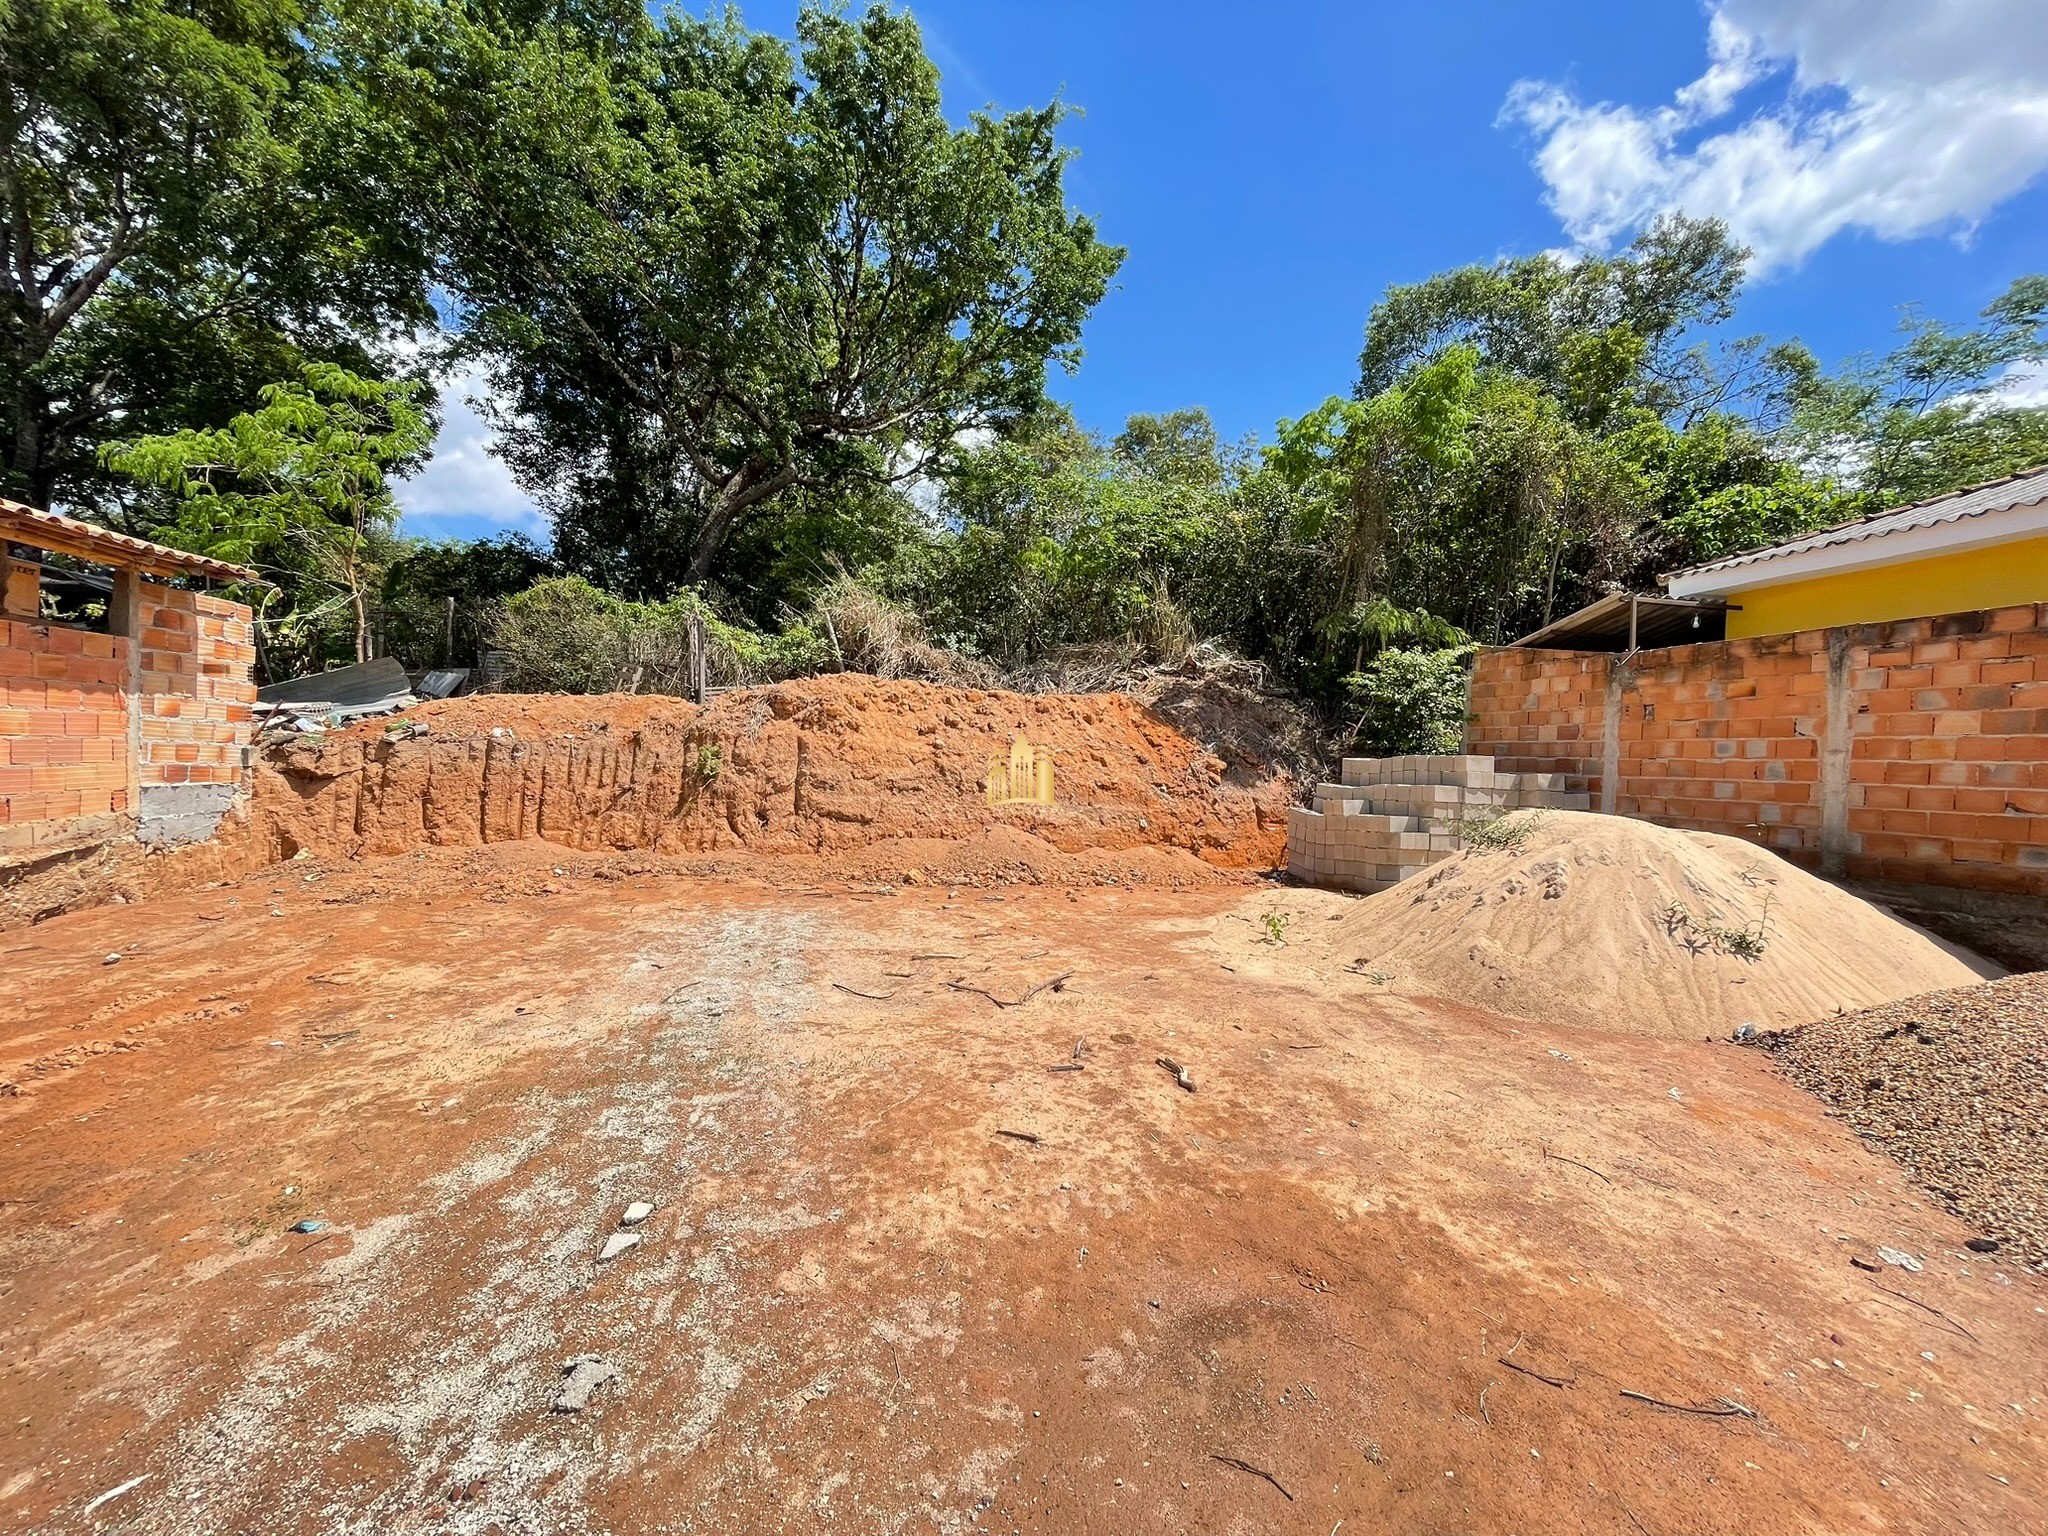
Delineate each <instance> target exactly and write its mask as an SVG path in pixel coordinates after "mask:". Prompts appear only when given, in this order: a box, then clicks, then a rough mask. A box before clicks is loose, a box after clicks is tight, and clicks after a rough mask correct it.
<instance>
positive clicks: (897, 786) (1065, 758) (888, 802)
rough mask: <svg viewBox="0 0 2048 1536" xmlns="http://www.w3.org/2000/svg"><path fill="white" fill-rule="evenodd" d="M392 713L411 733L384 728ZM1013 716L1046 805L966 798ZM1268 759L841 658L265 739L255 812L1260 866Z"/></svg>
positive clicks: (1275, 765)
mask: <svg viewBox="0 0 2048 1536" xmlns="http://www.w3.org/2000/svg"><path fill="white" fill-rule="evenodd" d="M394 723H396V724H400V725H402V726H403V727H405V728H407V729H416V728H417V727H420V726H424V728H425V730H424V733H423V734H418V735H413V736H411V737H409V738H405V739H399V738H395V737H394V736H393V735H392V734H391V733H389V732H388V730H387V726H388V725H390V724H394ZM1019 734H1022V735H1024V736H1026V737H1027V738H1028V739H1029V740H1030V741H1031V743H1032V744H1033V745H1034V746H1039V747H1044V748H1049V749H1050V750H1051V752H1052V756H1053V762H1054V777H1055V794H1056V802H1057V803H1055V804H1054V805H1051V806H1035V805H1010V806H1001V807H991V806H989V805H988V804H987V802H986V796H985V792H984V785H985V781H986V775H987V770H988V761H989V758H990V757H991V756H993V755H996V754H1001V753H1005V752H1007V750H1008V748H1009V745H1010V742H1011V740H1012V738H1013V737H1015V736H1017V735H1019ZM1219 752H1220V753H1221V755H1219ZM1278 756H1279V754H1278V753H1275V754H1271V755H1270V756H1269V755H1267V754H1262V753H1261V752H1260V751H1259V750H1258V749H1257V748H1256V746H1250V745H1247V744H1245V743H1244V742H1242V741H1236V742H1232V743H1230V744H1227V745H1223V746H1221V747H1220V748H1219V749H1217V750H1212V749H1211V746H1210V745H1208V744H1206V743H1204V742H1203V741H1199V740H1196V739H1194V738H1192V737H1191V736H1189V735H1187V734H1185V733H1184V732H1183V731H1182V730H1180V729H1177V728H1176V727H1175V725H1174V724H1173V723H1172V722H1171V721H1169V720H1168V719H1166V718H1165V717H1164V716H1163V715H1162V714H1160V713H1159V712H1158V711H1156V710H1154V709H1151V708H1148V707H1147V706H1146V705H1144V704H1142V703H1140V702H1139V701H1137V700H1134V699H1131V698H1128V697H1124V696H1122V695H1118V694H1090V695H1048V696H1025V695H1021V694H1012V693H1001V692H994V691H988V690H979V689H957V688H941V687H935V686H933V685H930V684H926V683H919V682H909V681H893V682H882V681H877V680H876V679H874V678H871V677H863V676H853V675H843V676H835V677H821V678H812V679H807V680H804V681H802V682H792V683H784V684H780V685H777V686H775V687H771V688H761V689H752V690H747V691H745V692H740V693H733V694H727V695H725V696H723V697H721V698H719V699H717V700H716V701H714V702H713V703H712V704H711V705H709V706H708V707H706V708H705V709H702V710H699V709H696V708H694V707H693V706H691V705H690V704H687V703H685V702H684V701H682V700H680V699H670V698H655V697H649V696H645V695H641V696H622V695H614V696H607V697H594V698H577V697H563V696H547V697H536V696H520V695H486V696H482V697H477V698H469V699H456V700H448V701H444V702H441V703H435V704H427V705H424V706H422V707H420V708H418V709H416V710H413V711H411V712H409V713H408V714H407V715H406V716H405V717H404V718H403V721H401V722H387V721H383V720H372V721H365V722H362V723H359V724H357V725H355V726H352V727H350V728H348V729H346V730H342V731H336V732H331V733H328V734H325V735H322V736H317V737H309V738H300V739H297V740H293V741H290V742H288V743H286V744H284V745H281V746H277V747H274V748H272V749H270V750H269V751H268V752H267V753H266V754H265V757H264V761H263V764H262V766H261V767H260V768H259V771H258V774H257V782H256V791H255V806H254V824H255V827H256V829H257V834H258V836H259V838H261V839H263V840H266V841H267V843H268V845H269V852H270V853H271V855H272V856H274V857H289V856H290V855H292V854H294V853H296V852H298V851H299V850H300V849H310V850H312V851H313V852H314V853H316V854H320V855H323V856H328V855H332V856H340V857H354V856H357V855H366V854H392V853H402V852H405V851H407V850H409V849H413V848H417V847H422V846H452V847H471V846H476V845H478V844H482V843H496V842H507V841H512V840H516V839H521V838H544V839H546V840H548V841H550V842H554V843H558V844H561V845H562V846H564V847H569V848H577V849H586V850H594V849H607V848H610V849H647V850H650V851H653V852H657V853H664V854H684V853H715V852H726V851H744V852H748V853H754V854H818V855H832V854H836V853H840V852H850V851H852V850H859V849H867V848H871V847H873V846H874V845H877V844H881V843H887V842H891V841H894V840H915V841H919V842H923V843H929V842H932V841H935V840H936V841H952V840H959V839H980V838H986V837H988V836H990V835H991V834H993V833H995V832H997V831H998V830H1001V829H1010V830H1014V831H1018V832H1023V833H1026V834H1028V835H1029V836H1030V837H1031V838H1033V839H1036V840H1037V841H1038V842H1039V843H1041V844H1043V845H1046V846H1048V847H1050V848H1052V849H1055V850H1059V851H1061V852H1064V853H1069V854H1072V853H1079V852H1082V851H1084V850H1121V849H1144V848H1165V849H1180V850H1184V851H1186V852H1187V853H1190V854H1193V855H1195V856H1197V857H1199V858H1201V859H1203V860H1205V861H1207V862H1209V863H1211V864H1215V865H1220V866H1225V867H1233V868H1256V867H1269V866H1271V865H1273V864H1274V863H1276V862H1278V861H1279V859H1280V857H1281V854H1282V850H1283V847H1284V843H1285V837H1286V830H1285V816H1286V806H1287V804H1288V801H1289V799H1290V798H1291V795H1292V793H1293V788H1294V785H1293V781H1292V779H1291V777H1290V776H1289V775H1288V774H1287V773H1286V772H1285V771H1284V766H1283V765H1282V764H1281V763H1280V762H1279V761H1277V758H1278ZM915 856H916V857H919V858H928V857H930V855H929V853H928V852H917V853H916V854H915Z"/></svg>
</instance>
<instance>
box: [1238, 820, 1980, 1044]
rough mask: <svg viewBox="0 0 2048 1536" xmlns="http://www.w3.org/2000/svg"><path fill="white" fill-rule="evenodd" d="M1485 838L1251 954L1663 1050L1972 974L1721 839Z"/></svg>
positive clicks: (1584, 824) (1542, 834)
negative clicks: (1638, 1038) (1331, 966)
mask: <svg viewBox="0 0 2048 1536" xmlns="http://www.w3.org/2000/svg"><path fill="white" fill-rule="evenodd" d="M1466 841H1467V842H1468V843H1470V842H1471V841H1472V839H1471V838H1469V837H1468V838H1467V839H1466ZM1485 841H1486V843H1487V844H1488V845H1489V846H1468V847H1466V848H1465V849H1464V850H1463V851H1461V852H1458V853H1454V854H1452V855H1451V856H1450V857H1448V858H1446V859H1445V860H1444V861H1443V862H1442V863H1440V864H1437V865H1436V866H1435V867H1434V868H1432V869H1430V870H1429V871H1428V872H1427V873H1424V874H1420V875H1417V876H1415V877H1413V878H1412V879H1409V880H1407V881H1404V882H1403V883H1402V884H1400V885H1397V886H1394V887H1393V888H1391V889H1389V890H1385V891H1382V892H1380V893H1379V894H1378V895H1376V896H1369V897H1367V898H1366V899H1365V900H1363V901H1361V902H1357V903H1356V904H1355V905H1353V906H1351V907H1350V909H1349V911H1348V912H1347V913H1346V914H1345V915H1343V916H1342V917H1341V918H1340V919H1339V920H1338V921H1336V922H1330V923H1317V924H1313V925H1309V931H1308V932H1302V931H1300V930H1299V929H1297V930H1295V931H1291V932H1288V933H1286V935H1285V943H1286V946H1287V950H1286V951H1281V950H1279V949H1277V948H1276V947H1274V946H1263V947H1264V948H1266V949H1268V950H1270V951H1271V952H1273V953H1275V954H1278V953H1283V952H1291V953H1295V954H1296V955H1297V956H1298V957H1299V958H1302V959H1311V957H1310V955H1309V949H1310V948H1311V947H1312V948H1313V950H1314V952H1315V953H1316V954H1318V955H1327V957H1328V959H1329V960H1330V961H1332V962H1334V963H1335V964H1336V965H1337V966H1339V967H1343V968H1345V969H1348V970H1350V971H1352V972H1353V973H1354V974H1358V975H1369V976H1374V977H1384V978H1386V981H1387V983H1388V984H1390V985H1391V986H1392V987H1393V989H1394V990H1396V991H1399V992H1405V993H1411V994H1425V995H1432V996H1436V997H1443V998H1449V999H1452V1000H1454V1001H1457V1002H1463V1003H1471V1004H1474V1005H1477V1006H1479V1007H1482V1008H1486V1009H1490V1010H1491V1011H1493V1012H1495V1013H1503V1014H1511V1015H1515V1016H1517V1017H1521V1018H1527V1019H1535V1020H1539V1021H1541V1022H1544V1023H1549V1024H1567V1025H1577V1026H1580V1027H1583V1028H1589V1029H1599V1030H1606V1031H1611V1032H1615V1033H1623V1034H1641V1035H1655V1036H1663V1037H1666V1038H1682V1037H1684V1036H1687V1035H1692V1036H1699V1035H1703V1034H1704V1035H1711V1036H1715V1037H1718V1038H1721V1039H1726V1038H1729V1037H1730V1036H1733V1035H1735V1034H1736V1033H1737V1032H1738V1031H1739V1030H1740V1029H1741V1027H1742V1026H1743V1025H1744V1024H1749V1025H1751V1026H1753V1027H1754V1029H1756V1030H1759V1031H1761V1030H1768V1029H1780V1028H1786V1027H1789V1026H1792V1025H1797V1024H1804V1023H1806V1022H1808V1021H1809V1020H1812V1019H1816V1018H1821V1017H1824V1016H1825V1015H1828V1014H1831V1013H1834V1012H1836V1011H1837V1010H1838V1009H1842V1010H1847V1009H1857V1008H1868V1007H1871V1006H1873V1005H1875V1004H1878V1003H1888V1002H1891V1001H1893V1000H1895V999H1897V998H1901V997H1911V996H1913V995H1915V994H1916V993H1921V992H1931V991H1935V990H1937V989H1939V988H1942V987H1953V986H1960V985H1963V984H1965V983H1968V982H1971V981H1974V980H1976V979H1978V977H1977V973H1976V972H1975V971H1973V970H1972V969H1971V968H1970V967H1969V966H1968V965H1966V964H1965V963H1964V962H1963V961H1962V960H1960V959H1958V958H1957V957H1956V956H1955V955H1953V954H1951V953H1950V952H1949V951H1947V950H1945V949H1943V948H1942V947H1941V946H1940V945H1939V944H1937V943H1936V942H1935V941H1934V940H1933V939H1930V938H1929V937H1928V936H1927V935H1925V934H1923V933H1921V932H1920V931H1919V930H1917V929H1915V928H1913V927H1911V926H1909V925H1908V924H1905V923H1902V922H1900V921H1898V919H1896V918H1894V917H1892V916H1891V915H1890V914H1888V913H1886V912H1885V911H1883V910H1882V909H1881V908H1878V907H1875V906H1872V905H1871V904H1870V903H1869V902H1866V901H1863V900H1860V899H1859V898H1857V897H1855V896H1852V895H1850V894H1849V893H1848V892H1846V891H1844V890H1841V889H1840V888H1838V887H1836V886H1833V885H1830V884H1828V883H1827V882H1826V881H1824V880H1820V879H1818V878H1816V877H1815V876H1813V875H1809V874H1807V873H1806V872H1805V871H1804V870H1801V869H1799V868H1797V867H1796V866H1794V865H1791V864H1788V863H1786V862H1785V861H1784V860H1783V859H1781V858H1779V857H1778V856H1777V855H1775V854H1773V853H1771V852H1769V851H1768V850H1766V849H1763V848H1759V847H1757V846H1755V845H1754V844H1752V843H1745V842H1742V841H1741V840H1740V839H1737V838H1732V837H1722V836H1718V835H1716V834H1714V833H1709V832H1683V831H1675V830H1673V829H1671V828H1668V827H1658V826H1653V825H1651V824H1650V823H1649V822H1644V821H1631V820H1628V819H1626V818H1624V817H1620V816H1600V815H1595V814H1591V813H1587V812H1579V811H1521V812H1516V813H1513V814H1511V815H1509V816H1507V817H1505V818H1503V819H1502V820H1501V821H1500V822H1498V823H1496V824H1494V826H1493V827H1492V828H1491V829H1490V831H1489V833H1488V834H1487V836H1486V839H1485ZM1247 952H1248V953H1252V954H1256V953H1258V949H1257V948H1252V949H1248V951H1247ZM1311 963H1313V960H1312V959H1311Z"/></svg>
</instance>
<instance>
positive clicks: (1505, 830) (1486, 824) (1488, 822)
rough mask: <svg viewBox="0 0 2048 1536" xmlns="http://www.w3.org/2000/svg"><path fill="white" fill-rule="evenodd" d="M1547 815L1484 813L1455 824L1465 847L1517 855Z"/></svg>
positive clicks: (1543, 813) (1514, 812) (1511, 812)
mask: <svg viewBox="0 0 2048 1536" xmlns="http://www.w3.org/2000/svg"><path fill="white" fill-rule="evenodd" d="M1547 814H1548V812H1545V811H1528V812H1518V811H1487V812H1484V813H1482V814H1480V815H1478V816H1467V817H1466V818H1465V819H1464V820H1462V821H1460V822H1459V823H1458V824H1457V825H1458V836H1459V837H1461V838H1463V839H1464V842H1465V846H1466V847H1467V848H1483V849H1486V850H1487V851H1489V852H1499V853H1520V852H1521V851H1522V850H1523V849H1524V848H1526V847H1528V846H1529V839H1530V838H1531V837H1533V836H1535V835H1536V829H1537V828H1538V827H1540V826H1542V825H1543V818H1544V817H1545V816H1546V815H1547Z"/></svg>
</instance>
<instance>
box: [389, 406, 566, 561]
mask: <svg viewBox="0 0 2048 1536" xmlns="http://www.w3.org/2000/svg"><path fill="white" fill-rule="evenodd" d="M491 398H492V395H491V386H490V381H489V380H488V379H486V378H485V377H484V376H483V375H482V374H481V373H479V372H476V371H473V370H472V371H470V372H466V373H462V374H459V375H456V376H454V377H451V378H447V379H444V380H442V381H441V417H442V419H441V435H440V436H439V437H437V438H436V439H435V440H434V457H433V458H432V459H431V460H429V461H428V464H427V467H426V468H425V469H424V470H422V471H421V472H420V473H419V474H418V475H416V476H414V477H413V478H412V479H411V480H408V481H405V482H403V483H402V484H400V485H399V486H398V487H397V495H398V504H399V506H400V507H401V508H403V509H404V513H405V526H406V529H407V531H408V532H412V533H423V534H430V535H436V536H450V535H459V536H462V537H470V538H474V537H480V536H486V535H488V534H489V533H490V532H491V531H493V530H495V529H504V528H511V529H516V530H518V531H519V532H521V533H525V534H528V535H530V536H531V537H533V538H535V539H538V540H539V541H540V542H541V543H543V544H545V543H546V542H547V541H548V539H549V537H550V534H549V529H548V522H547V518H546V517H545V515H543V514H542V512H541V511H540V509H539V508H538V507H536V506H535V505H534V504H533V499H532V498H531V497H529V496H528V495H527V494H526V493H525V492H524V491H522V490H521V489H520V488H519V486H518V485H517V484H516V483H515V482H514V481H513V479H512V472H511V471H510V470H509V469H507V468H506V467H505V465H504V463H503V461H502V460H499V459H496V458H493V457H492V456H491V452H490V447H491V439H492V433H491V424H490V422H489V421H487V420H486V419H485V417H484V414H483V412H482V411H480V410H479V409H478V403H487V402H488V401H489V400H490V399H491Z"/></svg>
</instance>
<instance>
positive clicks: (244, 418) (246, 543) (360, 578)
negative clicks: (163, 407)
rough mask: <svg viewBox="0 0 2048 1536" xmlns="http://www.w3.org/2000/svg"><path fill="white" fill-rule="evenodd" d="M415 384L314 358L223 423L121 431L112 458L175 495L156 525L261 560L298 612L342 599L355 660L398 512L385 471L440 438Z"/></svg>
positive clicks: (178, 540) (170, 534) (204, 546)
mask: <svg viewBox="0 0 2048 1536" xmlns="http://www.w3.org/2000/svg"><path fill="white" fill-rule="evenodd" d="M420 389H421V387H420V386H419V385H418V384H416V383H413V382H411V381H409V380H407V381H400V382H397V383H384V382H381V381H379V380H375V379H365V378H360V377H358V376H357V375H355V374H353V373H350V372H349V371H348V370H347V369H345V368H341V367H338V366H336V365H334V364H332V363H311V364H308V365H307V366H306V368H305V371H304V375H303V377H302V378H300V379H297V380H294V381H292V382H290V383H284V384H272V385H269V386H267V387H265V389H264V390H263V394H262V404H261V405H260V406H259V407H258V408H257V409H256V410H254V411H249V412H246V413H244V414H242V415H240V416H237V417H235V418H234V420H232V421H231V422H229V423H228V424H227V426H225V427H218V428H211V429H192V428H188V429H186V430H185V431H183V432H175V433H170V434H167V435H164V436H160V437H144V438H139V439H136V440H134V441H132V442H121V443H112V444H109V445H108V446H107V448H106V449H105V450H104V453H103V457H104V458H105V459H106V462H107V465H108V467H109V468H111V469H114V470H117V471H119V472H120V473H122V474H125V475H132V476H134V477H135V478H136V479H138V480H140V481H142V482H144V483H145V484H148V485H151V486H155V487H156V488H158V489H159V490H162V491H165V492H168V493H169V494H170V495H171V496H173V497H175V498H176V504H177V512H176V516H175V519H174V520H173V521H172V522H171V523H169V524H166V525H165V526H163V527H161V528H159V529H158V530H157V533H158V535H159V536H160V537H163V538H167V539H169V540H170V541H171V542H172V543H175V544H179V545H182V546H184V547H186V548H190V549H197V550H200V551H203V552H204V553H207V554H212V555H218V556H220V557H221V558H222V559H226V560H235V561H239V562H246V563H249V564H252V565H254V566H255V567H256V569H257V570H258V571H260V572H261V573H262V574H263V575H265V576H267V577H269V578H270V579H271V580H272V581H273V582H275V583H277V584H278V585H279V586H281V587H282V588H283V589H284V590H285V593H286V596H287V597H288V598H289V599H291V600H292V606H291V608H290V609H289V610H288V613H289V616H290V617H292V618H293V619H294V620H295V621H297V622H300V623H304V622H306V621H307V620H308V619H310V618H312V617H314V616H315V615H317V614H318V612H319V611H320V610H321V609H322V608H323V607H327V608H335V607H339V608H342V609H344V610H345V611H346V613H347V615H348V624H349V631H350V634H351V637H352V640H353V645H354V659H355V660H357V661H368V660H369V659H370V600H371V598H372V596H373V594H374V593H375V592H376V590H377V587H378V584H379V582H380V581H381V579H382V577H383V574H384V571H383V566H384V559H383V558H382V557H383V556H384V555H385V554H387V553H388V552H389V547H390V546H389V536H390V534H391V532H392V530H393V529H394V528H395V527H396V526H397V523H398V506H397V503H396V502H395V501H394V500H393V499H392V494H391V486H390V480H391V477H392V476H393V475H394V474H395V473H397V474H402V473H404V472H406V471H407V470H409V469H411V468H413V467H415V466H417V465H418V464H420V463H421V462H422V461H424V460H425V458H426V456H427V454H428V452H429V451H430V450H431V449H432V447H433V441H434V429H433V421H432V418H431V417H429V416H428V414H427V412H426V411H425V409H423V408H422V406H421V404H420V402H419V398H418V397H419V394H420Z"/></svg>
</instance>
